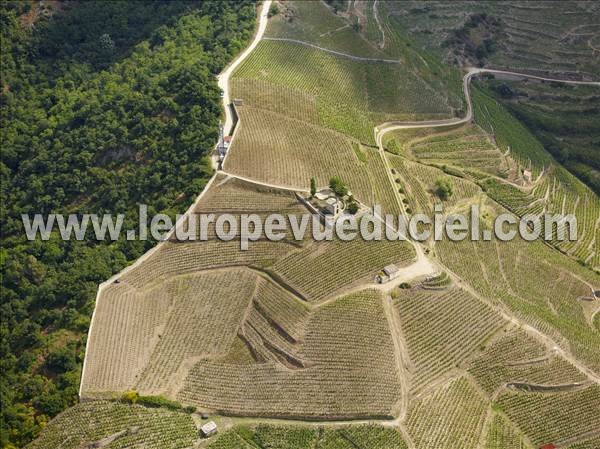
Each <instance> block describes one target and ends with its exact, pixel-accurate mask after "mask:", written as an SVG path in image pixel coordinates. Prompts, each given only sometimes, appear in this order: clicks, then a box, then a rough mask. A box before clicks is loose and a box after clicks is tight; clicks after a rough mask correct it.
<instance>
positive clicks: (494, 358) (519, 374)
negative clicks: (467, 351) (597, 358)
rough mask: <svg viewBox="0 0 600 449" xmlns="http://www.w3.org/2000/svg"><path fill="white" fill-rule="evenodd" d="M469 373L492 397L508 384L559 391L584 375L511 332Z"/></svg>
mask: <svg viewBox="0 0 600 449" xmlns="http://www.w3.org/2000/svg"><path fill="white" fill-rule="evenodd" d="M469 373H470V374H471V375H473V377H474V378H475V379H476V380H477V382H478V383H479V384H480V385H481V387H482V388H483V389H484V390H485V391H486V393H488V394H489V395H492V394H493V393H494V392H496V391H497V390H498V388H501V387H504V386H506V385H507V384H515V383H517V384H520V385H522V388H530V389H535V388H536V387H537V386H540V387H541V388H546V389H548V390H552V388H553V387H556V390H558V391H560V390H561V389H562V388H568V387H569V386H570V385H578V384H579V383H582V382H585V381H586V379H587V378H586V376H585V375H584V374H583V373H581V372H580V371H579V370H577V369H576V368H575V367H574V366H573V365H571V364H569V363H568V362H566V361H565V360H564V359H562V358H559V357H557V356H556V355H555V354H554V353H552V352H551V351H550V350H549V349H548V348H545V347H543V346H542V345H541V344H540V343H538V342H537V341H536V340H534V339H533V338H532V337H530V336H528V335H527V334H525V333H524V332H522V331H511V332H509V333H507V334H506V335H504V336H502V338H500V339H498V340H497V341H495V342H494V343H493V344H491V345H490V346H489V347H488V348H486V350H485V351H484V353H483V354H481V355H480V356H478V357H477V358H476V359H475V360H473V361H472V362H471V366H470V368H469Z"/></svg>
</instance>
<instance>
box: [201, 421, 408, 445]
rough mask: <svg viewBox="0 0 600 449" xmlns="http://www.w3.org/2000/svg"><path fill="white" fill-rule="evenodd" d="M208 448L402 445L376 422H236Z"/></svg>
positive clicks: (399, 437)
mask: <svg viewBox="0 0 600 449" xmlns="http://www.w3.org/2000/svg"><path fill="white" fill-rule="evenodd" d="M207 447H208V449H240V448H242V449H406V447H407V446H406V443H405V442H404V440H403V439H402V435H401V434H400V433H399V432H398V431H397V430H395V429H393V428H388V427H382V426H377V425H352V426H339V427H329V426H327V427H315V426H312V427H306V426H302V425H295V426H278V425H267V424H259V425H257V426H249V425H244V426H236V427H234V428H233V429H231V430H228V431H227V432H226V433H224V434H222V435H220V436H219V437H218V438H217V440H216V441H214V442H211V443H210V444H209V445H208V446H207Z"/></svg>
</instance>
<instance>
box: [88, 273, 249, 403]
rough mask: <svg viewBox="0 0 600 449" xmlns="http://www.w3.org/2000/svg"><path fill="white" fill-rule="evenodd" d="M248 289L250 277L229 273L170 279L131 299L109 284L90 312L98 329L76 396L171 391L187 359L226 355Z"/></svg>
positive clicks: (119, 287)
mask: <svg viewBox="0 0 600 449" xmlns="http://www.w3.org/2000/svg"><path fill="white" fill-rule="evenodd" d="M255 284H256V277H255V275H254V274H252V273H250V272H247V271H245V270H243V269H232V270H223V271H215V272H206V273H198V274H193V275H185V276H180V277H174V278H172V279H170V280H169V281H167V282H163V283H161V284H159V285H157V286H155V287H152V288H148V289H141V290H138V291H135V292H134V293H131V290H132V289H131V288H130V287H127V286H125V285H123V284H117V285H115V284H113V285H111V286H109V288H108V289H107V290H106V291H107V293H108V294H106V295H105V296H103V297H102V298H101V300H100V303H99V304H98V306H97V310H96V318H97V319H98V320H99V322H100V323H102V326H98V327H97V328H95V332H94V333H92V335H91V344H90V347H89V348H88V355H87V361H86V363H87V367H86V370H87V372H86V376H85V377H84V382H83V391H84V392H85V393H88V394H93V393H94V392H101V391H109V392H110V391H123V390H126V389H131V388H133V387H137V388H138V389H139V390H141V391H144V392H147V393H154V394H156V393H165V392H167V387H169V388H174V389H176V388H177V385H176V384H174V383H173V382H172V381H173V376H174V374H175V373H177V372H178V370H180V369H184V370H185V368H184V364H185V362H186V361H187V362H188V363H189V360H192V359H194V357H201V356H204V357H207V356H215V355H219V354H225V353H226V352H227V350H228V349H229V346H230V345H231V343H232V341H233V338H234V337H235V334H236V329H237V326H238V325H239V323H240V322H241V320H242V315H243V313H244V310H245V308H246V307H247V306H248V303H249V301H250V298H251V296H252V294H253V291H254V287H255ZM121 286H123V288H121ZM111 287H114V288H111ZM121 290H125V292H128V293H129V294H127V293H125V294H123V293H121V294H118V293H117V292H120V291H121ZM111 292H112V294H111ZM199 323H200V324H201V325H199ZM124 342H126V344H124ZM169 381H171V382H170V383H169Z"/></svg>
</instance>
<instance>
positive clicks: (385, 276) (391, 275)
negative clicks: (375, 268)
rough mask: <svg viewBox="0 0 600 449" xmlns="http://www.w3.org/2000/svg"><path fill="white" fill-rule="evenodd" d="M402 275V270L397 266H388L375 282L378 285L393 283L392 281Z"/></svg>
mask: <svg viewBox="0 0 600 449" xmlns="http://www.w3.org/2000/svg"><path fill="white" fill-rule="evenodd" d="M399 275H400V268H398V267H397V266H396V265H393V264H392V265H387V266H385V267H384V268H383V270H382V271H381V272H380V273H379V274H378V275H377V276H376V278H375V280H376V281H377V283H378V284H384V283H386V282H389V281H391V280H392V279H396V278H397V277H398V276H399Z"/></svg>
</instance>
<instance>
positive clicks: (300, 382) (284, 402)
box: [178, 291, 401, 420]
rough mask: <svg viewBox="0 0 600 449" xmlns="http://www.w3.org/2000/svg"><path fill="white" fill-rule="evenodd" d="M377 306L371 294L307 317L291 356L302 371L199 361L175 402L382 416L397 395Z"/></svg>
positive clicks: (248, 412)
mask: <svg viewBox="0 0 600 449" xmlns="http://www.w3.org/2000/svg"><path fill="white" fill-rule="evenodd" d="M381 301H382V298H381V297H380V296H379V294H377V293H376V292H374V291H362V292H360V293H354V294H351V295H349V296H345V297H343V298H340V299H337V300H335V301H334V302H331V303H327V304H325V305H322V306H321V307H319V308H317V309H316V310H314V311H313V312H312V313H311V315H310V317H309V319H308V321H306V323H305V324H304V326H305V330H304V333H303V335H302V337H301V338H300V342H299V344H298V345H297V350H296V351H297V352H296V353H297V354H298V355H299V357H301V358H302V359H303V362H304V367H295V369H292V368H290V367H286V366H283V365H282V364H281V363H277V362H276V361H274V360H261V359H258V360H257V361H256V363H252V364H242V365H240V364H232V362H231V361H227V360H218V359H216V360H211V359H204V360H201V361H199V362H198V363H197V364H196V365H195V366H194V367H193V369H192V370H191V371H190V373H189V375H188V376H187V378H186V380H185V386H184V388H183V390H182V391H181V392H180V393H179V395H178V398H179V399H180V400H181V401H183V402H185V403H192V404H196V405H198V406H200V407H204V408H208V409H211V410H216V411H221V412H224V413H227V414H230V415H241V416H269V417H280V418H286V417H287V418H302V419H314V420H317V419H321V420H335V419H354V418H361V417H362V418H368V417H389V416H391V414H392V408H393V407H394V404H395V403H396V401H398V400H399V399H400V395H401V393H400V386H399V380H398V373H397V372H396V367H395V364H394V360H393V356H392V354H393V349H392V340H391V335H390V331H389V329H388V327H387V322H386V319H385V315H384V312H383V306H382V303H381ZM263 335H264V334H263Z"/></svg>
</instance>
